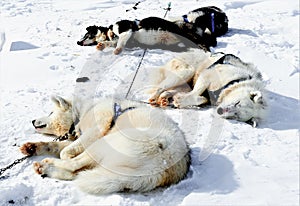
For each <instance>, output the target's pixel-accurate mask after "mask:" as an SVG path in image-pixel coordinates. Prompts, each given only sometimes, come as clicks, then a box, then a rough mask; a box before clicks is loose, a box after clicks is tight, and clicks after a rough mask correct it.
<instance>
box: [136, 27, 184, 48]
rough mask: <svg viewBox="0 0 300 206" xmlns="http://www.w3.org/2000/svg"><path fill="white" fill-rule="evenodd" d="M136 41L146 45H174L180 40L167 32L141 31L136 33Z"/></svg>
mask: <svg viewBox="0 0 300 206" xmlns="http://www.w3.org/2000/svg"><path fill="white" fill-rule="evenodd" d="M134 39H135V40H136V41H138V42H139V43H142V44H146V45H156V44H165V45H172V44H176V43H178V42H179V40H178V38H177V37H176V36H175V35H174V34H172V33H170V32H167V31H162V30H145V29H140V30H138V31H136V32H135V33H134Z"/></svg>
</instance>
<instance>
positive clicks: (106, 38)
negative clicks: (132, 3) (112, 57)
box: [77, 17, 217, 54]
mask: <svg viewBox="0 0 300 206" xmlns="http://www.w3.org/2000/svg"><path fill="white" fill-rule="evenodd" d="M86 30H87V33H86V34H85V35H84V37H83V38H82V39H81V40H80V41H78V42H77V44H78V45H81V46H89V45H96V44H97V49H99V50H102V49H104V48H105V47H107V46H116V49H115V50H114V53H115V54H119V53H120V52H121V51H122V49H123V48H124V47H125V45H126V43H127V42H128V40H129V39H133V40H134V42H137V43H139V44H142V45H147V46H156V45H167V46H168V45H176V44H177V45H178V44H179V43H180V42H183V43H184V44H185V46H191V45H192V44H193V46H195V45H197V46H200V47H201V48H203V49H205V50H209V47H211V46H213V47H214V46H216V44H217V40H216V37H215V36H214V35H211V33H205V32H203V33H201V34H200V33H199V32H198V30H197V29H196V28H195V27H193V26H191V24H177V23H175V22H171V21H167V20H165V19H162V18H159V17H148V18H145V19H142V20H140V21H138V20H135V21H129V20H121V21H118V22H116V23H115V24H114V25H111V26H109V27H101V26H89V27H87V28H86ZM191 43H192V44H191ZM186 44H190V45H186Z"/></svg>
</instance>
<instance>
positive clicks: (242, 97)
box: [217, 88, 267, 127]
mask: <svg viewBox="0 0 300 206" xmlns="http://www.w3.org/2000/svg"><path fill="white" fill-rule="evenodd" d="M243 89H244V88H237V89H235V90H232V91H230V92H229V93H228V94H227V95H225V96H224V97H223V98H222V102H220V103H219V104H218V107H217V113H218V114H219V115H220V116H221V117H223V118H226V119H235V120H238V121H242V122H246V123H249V124H251V125H252V126H253V127H255V126H256V125H257V122H258V121H259V120H261V119H262V118H263V117H264V115H265V113H266V107H267V103H266V99H265V97H264V95H263V93H262V91H254V90H246V91H245V90H243Z"/></svg>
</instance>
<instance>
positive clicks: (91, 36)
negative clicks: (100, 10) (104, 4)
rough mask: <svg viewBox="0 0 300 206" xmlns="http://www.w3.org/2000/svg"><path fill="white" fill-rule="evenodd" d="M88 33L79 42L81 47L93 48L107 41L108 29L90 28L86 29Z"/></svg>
mask: <svg viewBox="0 0 300 206" xmlns="http://www.w3.org/2000/svg"><path fill="white" fill-rule="evenodd" d="M86 30H87V33H86V34H85V35H84V36H83V37H82V39H80V40H79V41H77V44H78V45H80V46H92V45H97V43H98V42H99V41H105V40H106V39H107V36H106V35H107V34H106V33H107V31H108V28H105V27H101V26H95V25H94V26H89V27H87V28H86Z"/></svg>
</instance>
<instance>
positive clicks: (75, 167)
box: [33, 152, 97, 180]
mask: <svg viewBox="0 0 300 206" xmlns="http://www.w3.org/2000/svg"><path fill="white" fill-rule="evenodd" d="M96 164H97V162H96V161H95V160H94V159H92V158H91V157H90V156H89V155H88V154H87V153H86V152H83V153H81V154H80V155H78V156H77V157H75V158H73V159H70V160H61V159H55V158H46V159H44V160H42V161H41V162H35V163H34V164H33V167H34V170H35V171H36V173H38V174H41V175H42V176H47V177H51V178H56V179H63V180H72V179H74V177H75V176H76V175H77V172H79V171H80V170H82V169H90V168H93V167H95V165H96Z"/></svg>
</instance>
